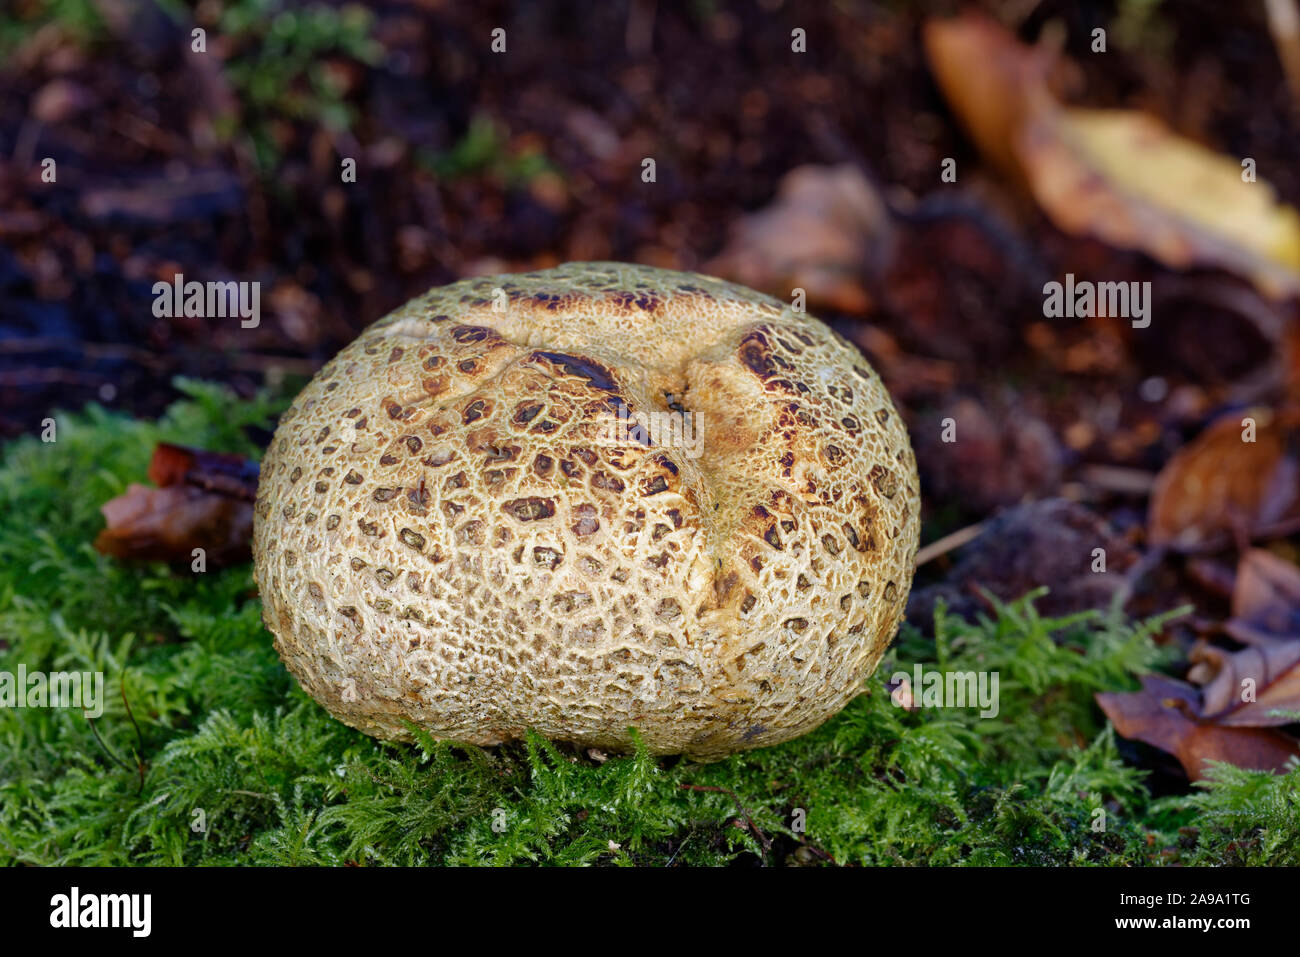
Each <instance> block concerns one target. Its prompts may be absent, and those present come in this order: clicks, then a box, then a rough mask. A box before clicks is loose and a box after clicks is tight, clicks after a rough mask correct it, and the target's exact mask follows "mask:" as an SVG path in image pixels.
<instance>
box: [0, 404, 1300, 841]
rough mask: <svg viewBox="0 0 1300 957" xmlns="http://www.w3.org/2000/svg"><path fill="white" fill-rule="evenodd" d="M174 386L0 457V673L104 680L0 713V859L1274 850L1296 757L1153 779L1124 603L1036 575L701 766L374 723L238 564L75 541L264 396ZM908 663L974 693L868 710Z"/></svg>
mask: <svg viewBox="0 0 1300 957" xmlns="http://www.w3.org/2000/svg"><path fill="white" fill-rule="evenodd" d="M182 386H183V388H184V389H185V390H186V391H187V392H188V394H189V396H190V398H188V399H187V400H186V401H183V402H181V403H178V404H177V405H176V406H174V407H173V408H172V409H171V410H170V411H169V413H168V414H167V416H166V417H164V418H163V419H162V420H161V421H159V422H156V423H147V422H137V421H132V420H129V419H126V418H123V417H121V416H117V415H112V414H109V413H107V412H105V411H103V410H102V409H98V408H95V407H91V408H88V409H87V410H85V411H83V412H81V413H76V414H66V415H65V414H60V415H58V416H56V419H57V421H58V428H59V431H58V440H57V441H56V442H54V443H42V442H40V441H38V440H36V439H34V438H26V439H21V440H19V441H17V442H14V443H11V444H9V445H8V446H7V447H6V448H4V450H3V453H2V455H0V514H2V515H4V516H5V518H4V521H3V526H0V670H3V671H10V672H13V671H16V669H17V667H18V665H19V664H25V665H26V666H27V668H28V669H45V670H53V669H60V670H73V669H76V670H91V671H96V670H98V671H103V672H104V673H105V679H106V688H107V694H106V698H107V704H106V707H105V710H104V714H103V715H102V716H101V717H100V718H99V719H98V720H97V721H95V722H94V726H93V728H92V725H91V723H90V722H89V721H88V720H87V719H86V718H85V717H84V716H82V714H81V713H80V712H77V711H66V710H53V709H5V710H0V862H3V863H13V862H24V863H33V864H72V863H77V864H164V863H166V864H181V863H184V864H236V863H254V864H344V863H348V862H356V863H363V864H380V863H390V864H427V863H447V864H533V863H537V864H542V863H544V864H592V863H600V864H654V865H662V864H670V863H671V864H674V865H677V864H710V865H713V864H728V863H755V862H759V861H764V862H768V863H818V862H826V861H828V860H831V859H833V860H834V861H836V862H838V863H841V864H959V863H966V864H1044V863H1045V864H1141V863H1162V862H1184V863H1198V864H1210V863H1234V864H1235V863H1247V864H1297V863H1300V857H1298V855H1300V850H1298V849H1297V847H1296V846H1295V843H1294V840H1293V839H1291V838H1292V836H1293V835H1294V834H1295V833H1296V832H1297V831H1298V830H1300V771H1293V772H1292V773H1290V774H1289V775H1286V776H1273V775H1267V774H1259V773H1252V772H1246V771H1240V770H1237V769H1234V768H1227V767H1224V768H1221V769H1219V771H1218V773H1217V774H1216V776H1215V777H1213V778H1212V779H1211V781H1210V782H1209V784H1208V786H1207V787H1206V788H1203V789H1197V790H1196V791H1195V792H1193V793H1191V794H1188V795H1183V796H1178V797H1172V798H1162V799H1160V800H1153V799H1152V797H1151V795H1150V794H1149V792H1148V790H1147V789H1146V787H1145V786H1144V783H1143V775H1142V773H1141V772H1139V771H1138V770H1136V769H1134V768H1133V767H1131V766H1129V765H1127V764H1125V762H1124V761H1123V760H1122V759H1121V757H1120V755H1119V753H1118V751H1117V746H1116V739H1115V737H1114V734H1113V732H1112V730H1111V729H1110V728H1109V727H1108V726H1107V725H1106V723H1105V721H1104V719H1103V717H1102V716H1101V714H1100V712H1099V711H1098V710H1097V708H1096V706H1095V705H1094V704H1093V701H1092V694H1093V692H1095V691H1097V690H1102V689H1115V688H1130V687H1135V682H1134V677H1133V676H1134V675H1136V674H1138V673H1140V672H1141V671H1143V670H1145V669H1149V668H1151V667H1154V666H1157V665H1158V664H1159V663H1160V656H1159V654H1158V652H1157V650H1156V648H1155V646H1154V644H1153V643H1152V642H1151V640H1150V634H1149V629H1145V628H1140V627H1137V628H1135V627H1133V626H1131V625H1130V624H1129V623H1127V622H1125V621H1123V620H1122V619H1120V618H1118V617H1117V616H1115V615H1101V614H1097V615H1091V616H1083V617H1078V618H1074V619H1069V620H1056V621H1053V620H1047V619H1043V618H1041V617H1039V616H1038V615H1037V614H1036V613H1035V611H1034V606H1033V599H1034V597H1035V596H1028V597H1027V598H1026V599H1024V600H1022V601H1020V602H1017V603H1014V604H1012V605H1009V606H1005V607H998V608H997V609H996V612H995V614H992V615H991V616H990V617H989V618H988V619H987V620H984V621H981V622H979V623H977V624H974V625H971V624H966V623H964V622H961V621H956V620H951V619H948V618H945V617H944V616H943V615H942V614H940V617H939V620H938V621H937V623H936V624H937V627H936V634H937V637H936V638H935V639H934V640H927V639H925V638H923V637H922V636H921V635H919V634H918V633H916V632H914V631H906V632H905V633H904V634H903V635H902V637H901V638H900V640H899V642H898V643H897V644H896V645H895V647H894V649H893V650H891V652H890V654H889V656H888V657H887V659H886V660H885V662H884V663H883V664H882V665H881V668H880V672H879V673H878V675H877V676H876V677H874V678H873V679H872V680H871V681H870V682H869V683H868V685H867V693H865V694H863V695H862V696H860V697H859V698H857V699H856V700H855V701H854V702H853V703H852V704H850V705H849V706H848V707H847V708H846V709H845V710H844V711H843V712H842V713H841V714H840V715H839V716H837V717H836V718H834V719H833V720H831V721H830V722H828V723H827V724H826V725H824V726H823V727H822V728H820V729H818V730H817V731H815V732H813V733H812V734H809V735H806V736H805V737H803V738H800V739H798V740H796V741H791V742H788V743H787V744H784V745H781V746H778V747H774V748H766V749H762V750H758V751H753V752H749V753H747V754H742V755H737V756H735V757H733V758H730V759H728V760H725V761H721V762H718V763H715V764H709V765H698V764H695V763H692V762H690V761H687V760H679V759H656V758H652V757H650V756H649V755H647V754H645V753H640V752H639V753H635V754H631V755H625V756H610V757H608V758H607V759H605V760H601V759H600V758H601V756H599V755H598V756H596V757H594V758H593V757H591V756H589V755H587V754H584V753H582V752H579V751H577V750H574V749H571V748H567V747H564V746H558V745H552V744H550V743H549V742H546V741H544V740H542V739H540V738H537V737H532V738H529V739H528V740H527V741H524V742H520V743H517V744H514V745H510V746H506V747H502V748H498V749H495V750H482V749H479V748H474V747H468V746H466V747H461V746H456V745H453V744H448V743H440V742H434V741H433V740H431V739H430V738H429V737H428V736H427V735H424V734H419V735H418V736H417V737H418V743H417V744H416V745H414V746H398V745H389V744H383V743H380V742H377V741H374V740H372V739H370V738H367V737H366V736H364V735H362V734H359V733H357V732H355V731H352V730H350V729H349V728H347V727H345V726H343V725H342V724H340V723H338V722H337V721H335V720H333V719H332V718H330V717H329V716H328V715H327V714H326V713H325V712H324V711H322V710H321V709H320V708H319V707H317V706H316V705H315V703H313V702H312V701H311V700H310V699H308V698H307V697H306V696H305V695H304V694H303V693H302V692H301V691H300V690H299V689H298V688H297V686H296V684H295V683H294V682H293V681H292V680H291V679H290V678H289V676H288V675H287V674H286V673H285V671H284V668H283V666H282V665H281V663H280V661H279V659H278V658H277V656H276V654H275V652H274V651H273V649H272V647H271V640H270V636H269V635H268V634H267V633H266V632H265V630H264V629H263V627H262V624H261V621H260V618H259V606H258V602H257V598H256V594H255V591H254V589H253V582H252V576H251V570H250V568H249V567H248V566H246V565H245V566H240V567H236V568H231V569H227V570H224V571H212V572H209V573H207V574H203V575H193V574H190V573H189V572H188V571H181V572H177V571H173V570H172V569H169V568H167V567H164V566H161V565H125V564H122V563H119V562H116V561H113V560H110V559H108V558H105V557H104V556H101V555H99V554H98V553H96V552H95V551H94V550H93V549H92V548H91V547H90V542H91V541H92V540H93V538H94V536H95V533H96V532H97V531H98V529H99V527H100V526H101V524H102V522H101V519H100V517H99V512H98V509H99V506H100V505H101V504H102V503H103V502H104V501H105V500H106V499H108V498H109V497H111V496H113V495H115V494H117V493H119V492H120V491H122V490H123V489H124V488H125V487H126V485H127V483H128V482H131V481H140V480H141V477H142V476H143V475H144V470H145V467H146V465H147V463H148V460H149V455H150V452H151V450H152V448H153V445H154V443H155V442H157V441H159V440H171V441H179V442H183V443H187V444H192V445H201V446H206V447H208V448H213V449H224V450H232V451H240V452H245V453H254V452H256V447H257V442H256V441H255V440H254V439H253V438H251V437H250V432H249V430H250V429H251V428H254V427H258V426H266V425H268V424H269V421H270V420H271V418H272V417H273V416H274V415H275V414H276V412H277V411H278V410H279V409H280V408H281V407H282V403H281V402H279V401H275V400H272V399H269V398H263V399H259V400H257V401H248V400H240V399H237V398H236V397H234V396H232V395H230V394H229V393H227V392H225V391H224V390H222V389H219V388H214V387H212V386H204V385H199V384H196V383H182ZM917 662H920V663H922V664H923V665H924V666H926V667H933V668H937V669H946V670H978V671H989V672H991V671H997V672H998V673H999V676H1000V681H1001V688H1000V691H1001V695H1000V710H999V713H998V714H997V716H996V717H994V718H987V719H986V718H981V717H979V715H978V714H977V713H976V711H975V710H973V709H971V710H965V709H947V710H935V709H929V710H927V709H922V710H920V711H916V712H907V711H904V710H902V709H900V708H897V707H895V706H894V705H893V704H892V703H891V701H890V698H889V695H888V693H887V691H886V688H885V685H884V679H886V678H888V677H889V676H890V675H891V674H892V673H893V672H894V671H896V670H902V671H910V669H911V667H912V665H913V664H914V663H917ZM128 706H129V712H128ZM1099 810H1100V811H1101V812H1104V818H1102V817H1101V816H1100V815H1099ZM1103 820H1104V825H1105V828H1104V830H1095V829H1094V828H1095V827H1096V826H1097V825H1098V823H1099V822H1100V821H1103Z"/></svg>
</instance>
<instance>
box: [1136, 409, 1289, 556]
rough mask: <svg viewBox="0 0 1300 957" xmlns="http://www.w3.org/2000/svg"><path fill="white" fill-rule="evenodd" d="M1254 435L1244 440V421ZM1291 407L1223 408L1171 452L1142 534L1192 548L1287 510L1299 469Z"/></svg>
mask: <svg viewBox="0 0 1300 957" xmlns="http://www.w3.org/2000/svg"><path fill="white" fill-rule="evenodd" d="M1247 417H1249V418H1252V419H1254V421H1255V425H1256V430H1255V441H1254V442H1245V441H1242V434H1243V428H1244V427H1243V425H1242V420H1243V419H1245V418H1247ZM1295 418H1296V417H1295V415H1294V414H1292V413H1285V414H1283V413H1274V412H1272V411H1271V410H1269V409H1254V410H1247V411H1242V412H1238V413H1231V414H1229V415H1225V416H1223V417H1221V418H1219V419H1217V420H1215V421H1214V422H1213V423H1211V424H1210V426H1209V427H1208V428H1206V430H1205V431H1204V432H1202V433H1201V434H1200V435H1199V436H1197V437H1196V439H1195V440H1193V441H1192V442H1190V443H1189V444H1188V445H1186V446H1185V447H1184V448H1182V449H1179V450H1178V452H1177V453H1176V454H1175V455H1174V456H1173V458H1171V459H1170V460H1169V461H1168V462H1167V463H1166V464H1165V467H1164V468H1163V469H1161V471H1160V474H1159V475H1158V476H1157V477H1156V483H1155V487H1154V488H1153V489H1152V492H1151V509H1150V514H1149V516H1148V520H1147V534H1148V537H1149V538H1150V540H1151V543H1152V544H1153V545H1162V546H1167V547H1169V548H1172V549H1175V550H1189V551H1190V550H1195V549H1198V548H1203V547H1207V546H1213V545H1214V544H1215V543H1224V542H1227V541H1228V540H1229V539H1230V538H1231V536H1232V535H1233V534H1235V533H1238V532H1241V533H1244V534H1247V535H1249V534H1251V533H1253V532H1255V531H1258V530H1259V529H1260V528H1262V527H1265V526H1267V525H1270V524H1272V523H1274V522H1276V521H1278V520H1279V519H1281V518H1282V517H1283V516H1285V515H1287V513H1288V512H1289V511H1290V510H1291V509H1292V507H1293V506H1294V505H1295V504H1296V498H1297V487H1296V483H1297V476H1300V469H1298V468H1297V462H1296V458H1295V456H1294V455H1293V454H1292V451H1291V448H1290V443H1291V440H1292V429H1294V427H1295V425H1296V421H1295Z"/></svg>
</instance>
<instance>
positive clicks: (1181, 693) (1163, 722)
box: [1096, 675, 1300, 781]
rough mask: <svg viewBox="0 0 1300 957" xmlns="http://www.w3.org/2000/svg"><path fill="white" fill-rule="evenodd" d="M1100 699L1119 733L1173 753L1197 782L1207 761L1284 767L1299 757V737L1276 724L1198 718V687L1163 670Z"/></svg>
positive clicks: (1102, 694)
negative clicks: (1225, 723) (1226, 722)
mask: <svg viewBox="0 0 1300 957" xmlns="http://www.w3.org/2000/svg"><path fill="white" fill-rule="evenodd" d="M1096 699H1097V704H1098V705H1099V706H1100V707H1101V710H1102V711H1103V712H1105V714H1106V717H1107V718H1109V719H1110V721H1111V723H1112V724H1113V725H1114V726H1115V730H1116V731H1117V732H1119V734H1120V735H1122V736H1123V737H1125V738H1131V739H1134V740H1138V741H1142V742H1145V743H1146V744H1149V745H1151V746H1152V747H1155V748H1159V749H1160V750H1161V751H1165V752H1168V753H1169V754H1172V755H1174V757H1176V758H1177V759H1178V762H1179V763H1180V764H1181V765H1182V766H1183V770H1184V771H1186V772H1187V777H1188V778H1189V779H1191V780H1193V781H1197V780H1200V779H1201V778H1203V777H1204V776H1205V773H1206V770H1207V765H1206V762H1208V761H1226V762H1228V763H1229V764H1234V765H1236V766H1237V767H1240V768H1250V769H1253V770H1257V771H1275V772H1283V771H1285V770H1286V769H1287V768H1288V767H1289V766H1291V764H1292V763H1293V762H1294V760H1295V759H1296V758H1300V741H1297V740H1296V739H1294V738H1292V737H1290V736H1289V735H1286V734H1283V733H1282V732H1281V731H1278V730H1276V729H1274V728H1251V727H1225V726H1222V725H1217V724H1211V723H1206V722H1202V721H1198V720H1196V719H1195V718H1194V717H1192V715H1194V714H1195V713H1196V712H1197V711H1198V709H1199V704H1200V695H1199V694H1198V693H1197V691H1196V689H1195V688H1193V687H1192V686H1191V685H1187V684H1184V683H1183V682H1181V681H1175V680H1174V679H1173V678H1166V677H1164V676H1163V675H1144V676H1143V678H1142V690H1141V691H1133V692H1099V693H1098V694H1097V695H1096Z"/></svg>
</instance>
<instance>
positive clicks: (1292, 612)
mask: <svg viewBox="0 0 1300 957" xmlns="http://www.w3.org/2000/svg"><path fill="white" fill-rule="evenodd" d="M1232 617H1233V618H1235V619H1237V620H1238V621H1239V622H1241V623H1242V624H1245V625H1248V626H1250V627H1252V628H1257V629H1260V630H1262V631H1266V632H1270V633H1272V634H1275V635H1277V636H1279V637H1287V638H1300V568H1297V567H1296V566H1295V565H1294V564H1293V563H1292V562H1289V561H1287V560H1286V559H1283V558H1279V557H1278V556H1276V555H1274V554H1273V553H1272V552H1268V551H1265V550H1264V549H1262V548H1252V549H1250V550H1249V551H1248V552H1246V554H1244V555H1242V557H1241V561H1240V562H1239V563H1238V565H1237V581H1236V584H1235V585H1234V587H1233V590H1232Z"/></svg>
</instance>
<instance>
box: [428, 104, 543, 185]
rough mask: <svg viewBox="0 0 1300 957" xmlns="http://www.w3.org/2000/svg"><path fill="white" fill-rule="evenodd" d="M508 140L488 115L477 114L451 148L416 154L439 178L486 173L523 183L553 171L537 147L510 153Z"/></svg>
mask: <svg viewBox="0 0 1300 957" xmlns="http://www.w3.org/2000/svg"><path fill="white" fill-rule="evenodd" d="M508 143H509V140H508V137H507V135H506V133H505V131H504V130H503V129H502V128H501V127H500V126H499V125H498V124H497V123H496V122H494V121H493V120H492V118H491V117H488V116H485V115H483V114H479V115H477V116H475V117H474V119H473V120H471V121H470V125H469V129H467V130H466V131H465V135H464V136H463V137H461V138H460V139H459V140H458V141H457V142H456V144H455V145H454V146H452V147H451V149H449V150H447V151H445V152H442V153H430V152H427V151H426V152H424V153H422V154H420V157H419V161H420V163H421V165H422V166H424V167H425V168H426V169H428V170H430V171H431V172H433V173H434V174H435V175H437V176H438V177H440V178H442V179H459V178H461V177H466V176H474V175H486V176H489V177H491V178H493V179H496V180H498V181H500V182H502V183H504V184H505V185H506V186H526V185H527V184H528V183H530V182H532V180H533V179H535V178H536V177H538V176H541V175H542V174H544V173H552V172H555V167H554V165H553V164H552V163H551V162H550V160H548V159H547V158H546V155H545V154H544V153H542V152H541V150H540V149H537V148H529V149H524V150H520V151H519V152H516V153H511V152H510V151H509V149H508Z"/></svg>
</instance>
